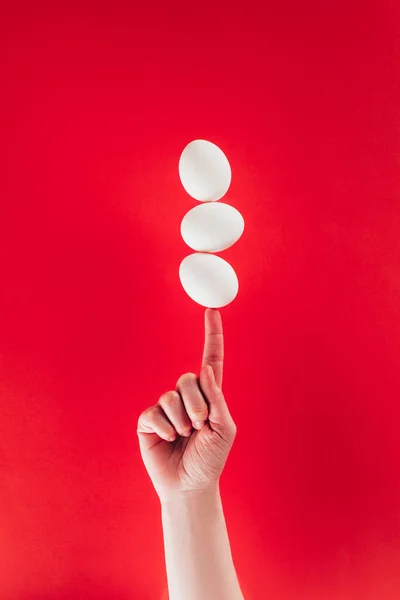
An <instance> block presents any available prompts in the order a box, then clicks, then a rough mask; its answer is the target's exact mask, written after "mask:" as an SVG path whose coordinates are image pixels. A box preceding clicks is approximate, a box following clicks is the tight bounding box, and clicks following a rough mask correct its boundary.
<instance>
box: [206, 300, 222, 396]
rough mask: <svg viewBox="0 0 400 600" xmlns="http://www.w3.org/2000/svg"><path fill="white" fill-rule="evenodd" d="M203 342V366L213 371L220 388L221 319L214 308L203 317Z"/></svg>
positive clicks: (208, 309) (209, 309)
mask: <svg viewBox="0 0 400 600" xmlns="http://www.w3.org/2000/svg"><path fill="white" fill-rule="evenodd" d="M204 322H205V341H204V352H203V364H202V366H203V367H204V366H205V365H210V366H211V367H212V370H213V371H214V377H215V381H216V382H217V385H218V386H219V387H220V388H222V371H223V365H224V333H223V330H222V319H221V315H220V313H219V311H218V310H217V309H216V308H207V310H206V312H205V315H204Z"/></svg>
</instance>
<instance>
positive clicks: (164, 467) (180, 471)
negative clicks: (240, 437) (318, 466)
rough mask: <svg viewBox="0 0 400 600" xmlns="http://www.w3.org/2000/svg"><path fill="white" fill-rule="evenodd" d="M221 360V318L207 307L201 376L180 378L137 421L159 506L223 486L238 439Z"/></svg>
mask: <svg viewBox="0 0 400 600" xmlns="http://www.w3.org/2000/svg"><path fill="white" fill-rule="evenodd" d="M223 359H224V342H223V331H222V321H221V315H220V313H219V312H218V310H216V309H211V308H207V309H206V311H205V344H204V352H203V362H202V365H203V366H202V368H201V371H200V377H199V378H197V376H196V375H195V374H194V373H186V374H184V375H182V376H181V377H180V378H179V380H178V382H177V385H176V389H175V390H171V391H168V392H166V393H165V394H163V395H162V396H161V398H160V399H159V401H158V402H157V404H154V405H153V406H150V407H149V408H147V409H146V410H145V411H144V412H143V413H142V414H141V415H140V417H139V420H138V425H137V434H138V437H139V446H140V453H141V455H142V459H143V462H144V465H145V467H146V469H147V472H148V474H149V476H150V479H151V481H152V483H153V485H154V488H155V490H156V492H157V494H158V497H159V498H160V500H161V501H164V500H168V499H169V498H172V497H174V496H175V495H177V494H178V495H179V494H186V493H190V492H192V491H193V492H203V491H207V490H209V489H210V488H212V487H215V486H216V485H218V483H219V478H220V476H221V473H222V471H223V468H224V466H225V463H226V460H227V458H228V454H229V452H230V449H231V447H232V445H233V442H234V439H235V436H236V425H235V423H234V421H233V419H232V417H231V415H230V412H229V409H228V406H227V404H226V401H225V398H224V395H223V393H222V371H223ZM192 426H193V427H192Z"/></svg>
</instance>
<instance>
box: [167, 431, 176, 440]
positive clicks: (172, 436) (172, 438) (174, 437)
mask: <svg viewBox="0 0 400 600" xmlns="http://www.w3.org/2000/svg"><path fill="white" fill-rule="evenodd" d="M175 440H176V433H174V435H171V437H170V438H168V441H170V442H174V441H175Z"/></svg>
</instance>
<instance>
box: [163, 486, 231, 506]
mask: <svg viewBox="0 0 400 600" xmlns="http://www.w3.org/2000/svg"><path fill="white" fill-rule="evenodd" d="M219 498H220V487H219V483H217V484H215V485H212V486H210V487H209V488H207V489H204V490H184V491H179V492H171V493H169V494H165V495H163V496H160V504H161V506H162V507H164V506H165V507H167V506H169V505H176V504H184V505H190V504H196V503H198V502H200V503H202V502H205V501H207V500H213V499H219Z"/></svg>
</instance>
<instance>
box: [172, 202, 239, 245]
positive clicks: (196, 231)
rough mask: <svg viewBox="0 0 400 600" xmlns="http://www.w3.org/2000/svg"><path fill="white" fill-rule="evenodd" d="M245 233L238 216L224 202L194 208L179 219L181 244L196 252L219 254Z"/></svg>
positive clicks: (235, 211)
mask: <svg viewBox="0 0 400 600" xmlns="http://www.w3.org/2000/svg"><path fill="white" fill-rule="evenodd" d="M243 231H244V219H243V217H242V215H241V214H240V212H239V211H238V210H237V209H236V208H234V207H233V206H230V205H229V204H224V203H223V202H207V203H206V204H200V205H199V206H195V207H194V208H192V209H191V210H189V212H187V213H186V215H185V216H184V217H183V219H182V223H181V235H182V238H183V240H184V242H185V243H186V244H187V245H188V246H189V247H190V248H192V249H193V250H197V251H198V252H221V251H222V250H226V249H227V248H229V247H230V246H233V244H234V243H235V242H237V241H238V239H239V238H240V236H241V235H242V233H243Z"/></svg>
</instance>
